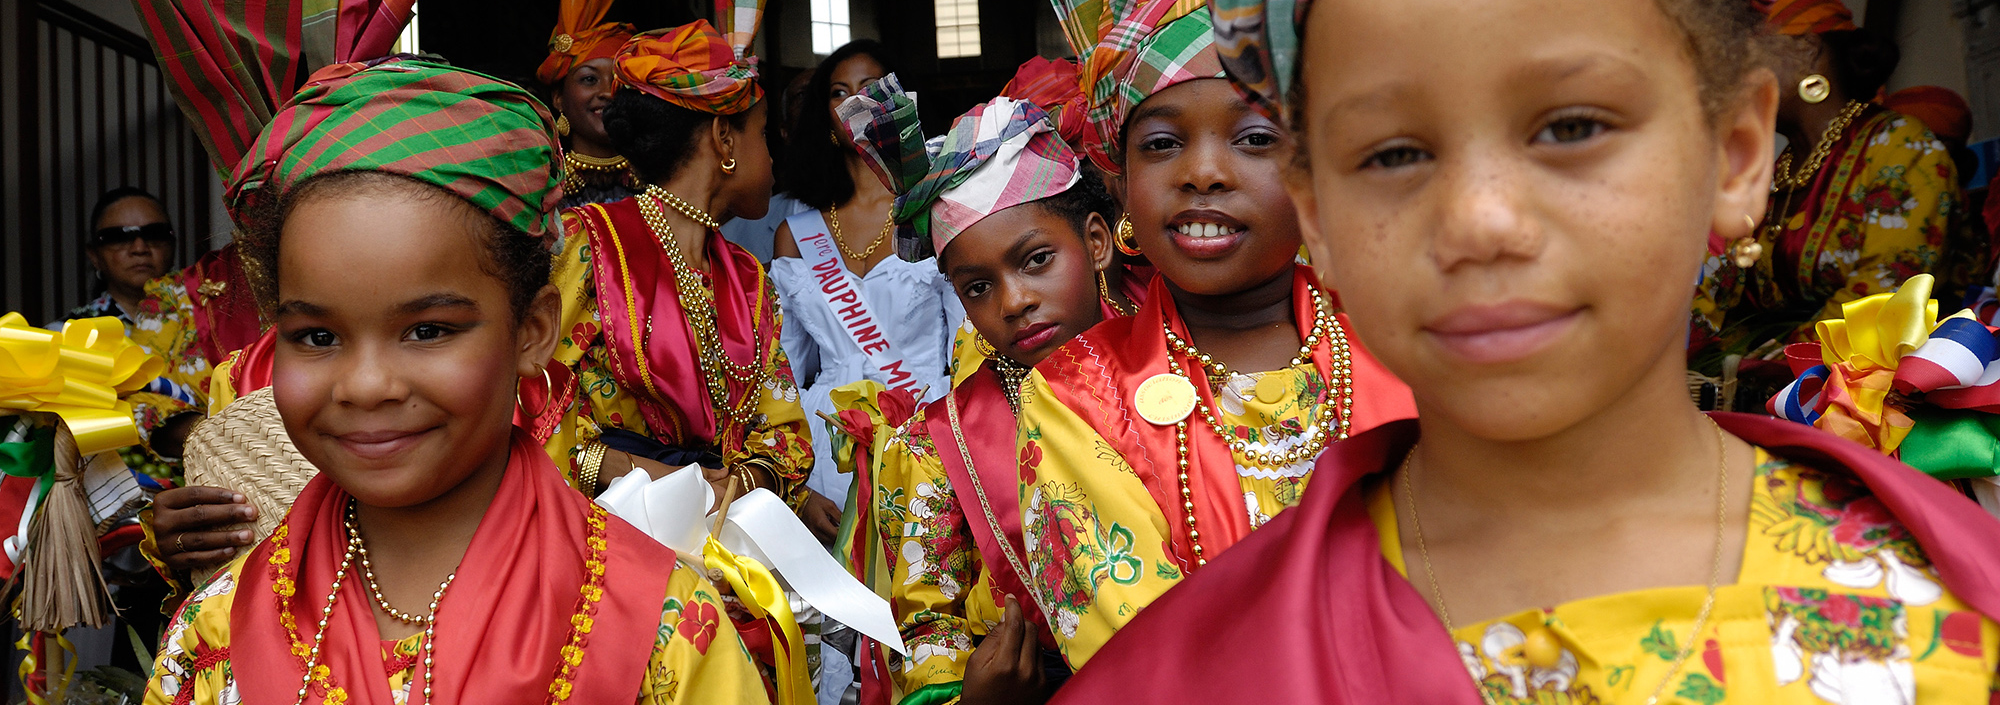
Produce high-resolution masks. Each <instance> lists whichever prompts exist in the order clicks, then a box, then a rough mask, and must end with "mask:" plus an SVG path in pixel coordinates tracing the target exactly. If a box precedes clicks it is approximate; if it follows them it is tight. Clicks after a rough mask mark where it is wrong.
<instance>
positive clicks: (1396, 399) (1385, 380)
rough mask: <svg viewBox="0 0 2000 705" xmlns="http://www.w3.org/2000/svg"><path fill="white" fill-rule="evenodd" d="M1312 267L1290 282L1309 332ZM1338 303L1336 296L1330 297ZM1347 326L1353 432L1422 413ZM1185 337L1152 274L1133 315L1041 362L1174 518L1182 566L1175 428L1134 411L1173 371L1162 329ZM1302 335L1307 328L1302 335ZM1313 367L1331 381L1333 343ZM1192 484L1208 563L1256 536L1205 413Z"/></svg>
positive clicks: (1188, 559) (1193, 370)
mask: <svg viewBox="0 0 2000 705" xmlns="http://www.w3.org/2000/svg"><path fill="white" fill-rule="evenodd" d="M1317 286H1318V285H1317V284H1314V283H1313V273H1312V269H1311V268H1309V267H1307V266H1305V265H1299V266H1298V267H1297V271H1296V272H1295V273H1294V274H1293V278H1292V307H1293V316H1294V317H1295V320H1297V321H1300V322H1301V323H1303V324H1305V325H1307V326H1309V325H1310V321H1312V320H1313V313H1314V312H1313V301H1312V296H1311V295H1310V293H1311V292H1312V291H1313V290H1314V289H1316V288H1317ZM1327 296H1329V297H1331V298H1332V299H1333V302H1332V303H1333V305H1334V307H1335V308H1336V309H1337V308H1338V307H1339V296H1338V295H1337V294H1334V293H1332V292H1327ZM1336 317H1337V319H1338V321H1339V323H1340V325H1341V327H1342V328H1346V329H1348V331H1349V332H1348V334H1347V344H1348V350H1349V351H1350V355H1351V358H1350V359H1351V369H1352V370H1353V372H1352V378H1353V382H1354V396H1353V400H1352V403H1353V405H1354V410H1353V413H1352V415H1351V416H1349V419H1348V422H1349V423H1350V424H1351V427H1352V430H1350V432H1349V433H1350V435H1353V434H1358V433H1360V432H1362V431H1366V430H1368V429H1371V428H1374V427H1376V426H1380V425H1382V424H1384V423H1388V422H1390V421H1394V420H1397V419H1406V418H1413V417H1415V416H1416V402H1415V400H1414V399H1412V398H1411V396H1410V390H1409V388H1408V387H1406V386H1404V385H1403V383H1402V381H1401V380H1398V379H1396V376H1395V375H1393V374H1390V373H1389V371H1388V369H1386V368H1384V367H1382V365H1381V363H1379V362H1377V361H1376V360H1375V357H1374V356H1373V355H1370V354H1369V353H1368V350H1367V349H1366V348H1364V347H1362V345H1361V341H1360V339H1359V338H1356V337H1355V336H1354V334H1353V332H1352V326H1350V325H1349V324H1348V323H1347V318H1346V316H1345V315H1344V314H1336ZM1169 325H1171V326H1173V330H1174V332H1175V333H1177V334H1179V335H1181V336H1182V337H1183V338H1186V337H1187V335H1188V333H1187V325H1186V324H1185V323H1183V322H1182V321H1181V317H1180V313H1179V311H1178V310H1176V309H1175V307H1174V299H1173V295H1172V294H1171V293H1168V291H1167V289H1166V280H1165V279H1164V278H1161V277H1155V278H1154V280H1153V282H1152V284H1151V288H1150V289H1149V290H1148V292H1147V294H1146V299H1145V303H1144V304H1143V305H1142V306H1141V307H1140V309H1139V312H1138V313H1136V314H1133V315H1132V316H1130V317H1128V318H1118V319H1113V320H1108V321H1105V322H1103V323H1100V324H1098V325H1097V326H1096V327H1094V328H1091V329H1090V330H1089V331H1087V332H1085V333H1084V334H1083V335H1080V336H1077V338H1076V339H1075V340H1071V341H1070V342H1069V343H1067V344H1065V345H1063V347H1062V348H1061V349H1059V350H1057V351H1056V352H1055V353H1054V354H1051V355H1050V356H1049V357H1048V359H1046V360H1043V361H1042V363H1041V364H1040V365H1038V366H1036V369H1037V370H1039V371H1040V372H1041V373H1042V375H1043V377H1044V378H1046V379H1047V380H1048V383H1049V387H1050V389H1052V390H1053V391H1054V392H1055V396H1056V398H1057V399H1058V400H1060V401H1061V402H1062V403H1063V404H1064V405H1065V406H1068V407H1069V409H1070V411H1072V412H1075V413H1076V415H1077V416H1079V417H1081V418H1082V419H1083V420H1084V422H1085V423H1087V424H1090V426H1091V428H1092V429H1094V430H1096V431H1097V434H1098V435H1099V436H1101V437H1103V438H1104V440H1105V442H1106V443H1109V444H1110V445H1111V447H1112V448H1114V449H1117V451H1118V453H1119V454H1120V455H1122V456H1124V458H1125V462H1126V463H1127V464H1129V465H1131V466H1132V469H1133V471H1134V472H1136V473H1137V474H1138V476H1139V479H1140V481H1142V482H1144V483H1145V485H1146V491H1147V492H1148V493H1149V494H1151V495H1152V496H1153V500H1154V502H1156V503H1157V504H1158V505H1159V507H1160V511H1161V513H1162V514H1164V515H1165V516H1166V517H1167V518H1168V519H1169V521H1168V522H1167V526H1168V530H1169V532H1170V536H1171V538H1172V541H1173V553H1174V555H1175V557H1176V558H1178V559H1179V560H1180V562H1181V565H1182V568H1183V570H1187V569H1190V568H1192V567H1193V566H1194V565H1195V560H1194V549H1193V545H1192V543H1191V542H1190V541H1189V540H1188V535H1187V525H1186V523H1185V522H1182V521H1181V520H1180V517H1181V516H1182V514H1183V512H1182V505H1181V497H1180V478H1179V470H1178V462H1179V459H1178V457H1177V454H1178V452H1177V447H1178V446H1177V444H1176V442H1175V439H1174V427H1173V426H1156V425H1154V424H1152V423H1150V422H1147V421H1146V420H1145V419H1144V418H1142V417H1140V416H1139V414H1138V411H1137V409H1136V408H1134V407H1133V406H1132V396H1133V394H1134V393H1135V392H1137V391H1138V388H1139V384H1140V383H1142V382H1144V381H1146V380H1147V379H1150V378H1152V377H1153V376H1154V375H1160V374H1169V373H1170V370H1169V368H1168V367H1167V355H1168V354H1169V353H1170V348H1168V347H1167V339H1166V334H1165V333H1164V331H1165V329H1166V326H1169ZM1300 332H1301V334H1303V333H1304V332H1305V330H1303V329H1302V330H1301V331H1300ZM1312 357H1313V364H1314V365H1315V366H1317V367H1318V368H1319V371H1320V374H1321V375H1322V376H1324V377H1325V378H1326V379H1332V376H1331V373H1330V367H1331V364H1332V360H1331V357H1332V341H1330V340H1321V341H1320V344H1319V347H1318V348H1317V349H1315V350H1314V351H1313V356H1312ZM1180 362H1181V367H1182V369H1184V370H1186V371H1187V374H1188V375H1189V379H1190V380H1192V381H1193V382H1194V386H1195V390H1196V393H1197V394H1200V395H1201V397H1202V400H1203V402H1204V403H1206V404H1208V406H1209V408H1211V409H1213V408H1216V406H1215V399H1214V398H1213V397H1212V395H1211V392H1210V391H1209V388H1208V381H1207V379H1208V378H1207V372H1206V371H1205V369H1204V368H1203V367H1202V366H1201V364H1200V363H1198V362H1196V361H1194V360H1193V359H1192V358H1185V357H1184V358H1182V359H1181V361H1180ZM1187 474H1188V487H1189V489H1190V490H1191V491H1192V492H1193V495H1194V504H1195V510H1194V511H1195V519H1196V522H1197V523H1198V524H1199V527H1200V531H1201V534H1202V540H1201V543H1202V549H1203V551H1204V554H1205V557H1207V558H1211V559H1212V558H1214V557H1215V556H1216V555H1218V554H1220V553H1221V552H1222V551H1223V549H1226V548H1229V547H1230V546H1231V545H1233V544H1235V543H1236V542H1237V541H1240V540H1242V539H1243V537H1245V536H1247V535H1249V534H1250V521H1249V517H1247V516H1245V515H1244V512H1243V489H1242V485H1241V484H1240V483H1239V482H1238V481H1237V477H1236V460H1235V458H1234V457H1233V456H1232V455H1231V454H1230V451H1229V446H1228V444H1226V443H1224V442H1223V441H1222V439H1221V438H1220V437H1218V436H1217V435H1216V433H1215V431H1213V430H1212V429H1210V428H1209V427H1208V424H1207V422H1205V421H1203V420H1201V418H1200V416H1199V414H1196V415H1195V416H1193V417H1192V419H1191V421H1190V423H1189V425H1188V472H1187Z"/></svg>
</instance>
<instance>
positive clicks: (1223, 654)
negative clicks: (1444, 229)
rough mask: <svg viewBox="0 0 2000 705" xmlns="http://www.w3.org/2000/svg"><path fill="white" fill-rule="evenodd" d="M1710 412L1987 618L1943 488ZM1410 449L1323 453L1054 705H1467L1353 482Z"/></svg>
mask: <svg viewBox="0 0 2000 705" xmlns="http://www.w3.org/2000/svg"><path fill="white" fill-rule="evenodd" d="M1710 416H1711V417H1713V418H1714V419H1715V421H1716V423H1718V424H1721V426H1722V428H1723V429H1724V430H1726V431H1728V432H1730V433H1731V434H1734V435H1735V436H1736V437H1738V438H1741V439H1743V440H1745V441H1748V442H1750V443H1752V444H1755V445H1757V446H1759V447H1762V448H1764V449H1765V450H1767V451H1770V452H1771V453H1772V454H1774V455H1777V456H1779V457H1783V458H1786V459H1788V460H1791V461H1792V462H1795V463H1801V464H1804V465H1809V466H1812V467H1815V468H1821V469H1830V470H1839V471H1841V472H1846V473H1851V474H1852V475H1854V476H1855V477H1856V478H1858V479H1860V480H1861V481H1862V483H1863V484H1866V485H1867V486H1868V489H1869V491H1870V492H1872V493H1874V495H1875V497H1876V498H1877V499H1879V500H1881V502H1882V505H1883V506H1884V507H1886V508H1887V509H1888V510H1889V512H1890V513H1891V514H1893V515H1894V516H1895V517H1896V521H1898V522H1901V523H1902V524H1903V526H1904V527H1905V528H1907V529H1909V531H1910V534H1911V535H1912V536H1914V537H1916V539H1917V543H1918V544H1919V545H1921V546H1923V548H1924V551H1925V552H1926V553H1927V554H1929V556H1930V558H1931V562H1932V565H1934V566H1935V567H1936V569H1937V574H1938V577H1939V578H1941V579H1942V580H1943V581H1944V584H1945V587H1946V588H1947V589H1949V590H1950V591H1951V593H1952V594H1953V595H1955V596H1957V597H1958V598H1959V599H1961V600H1964V601H1965V602H1966V603H1967V604H1970V605H1971V606H1972V607H1973V608H1974V609H1975V610H1978V611H1979V613H1980V614H1982V615H1985V616H1986V618H1987V619H2000V523H1996V522H1994V521H1993V518H1992V517H1990V516H1988V515H1987V514H1986V512H1985V511H1984V510H1981V509H1980V508H1979V506H1978V505H1976V504H1973V503H1972V502H1971V501H1970V500H1968V499H1966V498H1965V497H1964V496H1963V495H1960V494H1958V493H1957V491H1955V490H1953V489H1952V488H1951V486H1950V485H1948V484H1945V483H1942V482H1938V481H1936V480H1933V479H1931V478H1930V477H1928V476H1926V475H1924V474H1922V473H1920V472H1918V471H1916V470H1914V469H1911V468H1910V467H1909V466H1907V465H1904V464H1902V463H1900V462H1897V461H1896V460H1894V459H1891V458H1887V457H1884V456H1883V455H1882V454H1880V453H1877V452H1875V451H1874V450H1872V449H1869V448H1865V447H1862V446H1861V445H1859V444H1856V443H1854V442H1852V441H1848V440H1846V439H1843V438H1840V437H1838V436H1834V435H1833V434H1830V433H1826V432H1823V431H1820V430H1818V429H1815V428H1812V427H1810V426H1805V425H1802V424H1796V423H1792V422H1789V421H1780V420H1778V419H1773V418H1769V417H1765V416H1755V415H1750V414H1729V413H1715V414H1711V415H1710ZM1416 442H1417V425H1416V424H1415V423H1396V424H1390V425H1388V426H1384V427H1382V428H1379V429H1377V430H1375V431H1373V432H1370V433H1366V434H1363V435H1361V436H1359V437H1355V438H1350V439H1349V440H1347V441H1344V442H1341V443H1337V444H1335V445H1334V447H1333V448H1332V449H1329V450H1328V451H1327V452H1326V453H1322V454H1321V455H1320V458H1319V464H1318V469H1317V470H1316V471H1315V472H1314V478H1313V481H1312V483H1311V484H1310V485H1309V486H1307V488H1306V494H1305V498H1304V500H1303V501H1302V502H1300V504H1299V506H1297V507H1295V508H1293V509H1291V510H1288V511H1286V512H1284V513H1283V514H1280V515H1278V516H1277V517H1276V518H1274V519H1272V520H1271V523H1269V524H1267V525H1265V526H1264V528H1262V529H1259V530H1258V531H1257V533H1256V534H1254V535H1252V536H1251V537H1250V538H1248V539H1246V540H1244V541H1243V543H1242V544H1240V545H1238V546H1237V547H1236V548H1235V549H1234V550H1233V551H1231V552H1230V553H1229V554H1228V555H1224V556H1222V557H1221V558H1219V559H1217V560H1214V561H1211V562H1210V563H1209V565H1208V568H1207V569H1206V570H1203V571H1200V572H1197V573H1195V574H1194V575H1191V576H1189V577H1188V579H1187V580H1186V581H1183V582H1182V583H1181V584H1180V585H1178V586H1176V587H1175V588H1174V589H1173V590H1170V591H1168V592H1167V594H1166V595H1164V596H1161V597H1160V599H1158V600H1156V601H1154V602H1153V604H1152V605H1151V606H1149V607H1147V608H1146V609H1145V610H1143V611H1141V612H1140V613H1139V616H1138V617H1136V618H1134V619H1133V620H1132V622H1131V623H1130V624H1127V625H1126V626H1125V628H1124V629H1121V630H1119V632H1118V634H1117V635H1115V636H1113V637H1112V638H1111V641H1110V642H1108V643H1106V644H1105V646H1104V648H1103V649H1102V650H1100V651H1098V652H1097V655H1096V656H1095V657H1093V658H1091V660H1090V663H1088V664H1085V665H1084V667H1083V670H1081V671H1079V672H1077V674H1076V676H1075V677H1074V678H1072V679H1070V681H1069V682H1068V683H1067V684H1065V685H1064V686H1063V689H1062V691H1061V692H1060V693H1059V694H1058V695H1057V696H1056V699H1055V700H1054V701H1053V702H1055V703H1101V702H1144V703H1202V704H1204V705H1206V704H1207V703H1215V702H1298V703H1308V702H1309V703H1328V704H1331V705H1340V704H1345V703H1368V704H1370V705H1374V704H1377V703H1388V704H1396V705H1404V704H1407V705H1419V704H1424V705H1428V704H1430V703H1441V704H1446V705H1478V703H1479V702H1480V700H1479V691H1478V689H1477V686H1475V685H1474V684H1473V683H1472V677H1471V676H1470V675H1469V674H1467V673H1466V671H1465V666H1464V663H1463V662H1462V661H1460V660H1459V655H1458V651H1457V649H1456V648H1455V647H1453V645H1452V642H1451V639H1450V638H1449V637H1448V635H1447V634H1446V633H1445V629H1444V624H1443V623H1441V622H1439V621H1438V618H1437V615H1436V614H1435V613H1433V612H1432V611H1431V609H1430V606H1429V604H1428V603H1426V602H1424V598H1423V597H1422V596H1421V595H1419V594H1418V592H1417V588H1416V587H1415V586H1413V585H1411V584H1410V581H1408V580H1406V579H1405V578H1404V577H1403V575H1402V574H1401V573H1398V572H1396V569H1395V568H1394V567H1393V566H1391V565H1390V564H1389V561H1388V560H1387V559H1385V558H1384V557H1383V556H1382V547H1381V539H1380V536H1379V534H1377V533H1376V530H1375V522H1374V521H1373V519H1371V518H1370V517H1369V514H1368V502H1367V497H1366V496H1365V495H1366V494H1367V493H1366V491H1365V488H1366V487H1367V483H1366V482H1365V481H1366V480H1367V479H1368V478H1369V477H1371V476H1375V475H1377V474H1378V473H1386V472H1390V471H1393V470H1395V468H1396V466H1397V465H1399V464H1401V462H1402V460H1403V456H1404V455H1406V454H1407V453H1408V452H1409V449H1410V447H1411V446H1413V445H1415V444H1416ZM1190 624H1200V625H1202V629H1201V631H1200V633H1199V636H1195V635H1193V634H1191V633H1190V632H1189V630H1188V625H1190ZM1220 673H1256V674H1257V677H1256V678H1217V677H1215V675H1216V674H1220Z"/></svg>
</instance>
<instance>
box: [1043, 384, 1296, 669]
mask: <svg viewBox="0 0 2000 705" xmlns="http://www.w3.org/2000/svg"><path fill="white" fill-rule="evenodd" d="M1267 375H1269V376H1276V377H1278V381H1279V382H1280V383H1282V384H1283V385H1284V386H1283V388H1285V389H1289V390H1291V393H1290V394H1287V395H1284V396H1283V397H1282V398H1280V399H1279V400H1278V401H1276V402H1275V403H1267V402H1263V401H1260V400H1258V399H1257V395H1256V391H1255V390H1256V388H1257V386H1258V383H1259V382H1260V381H1262V379H1263V378H1264V377H1265V376H1267ZM1216 386H1217V389H1215V390H1214V391H1215V399H1216V403H1217V405H1218V406H1220V407H1221V408H1219V409H1216V412H1217V413H1218V414H1219V415H1220V417H1221V419H1222V422H1223V425H1224V426H1225V427H1226V428H1224V429H1223V431H1225V432H1227V433H1230V434H1232V435H1234V436H1235V437H1237V438H1242V439H1247V440H1248V441H1249V442H1250V443H1251V444H1252V445H1253V447H1255V448H1257V449H1259V450H1262V451H1266V452H1284V451H1287V450H1290V449H1292V448H1294V447H1296V446H1298V445H1300V444H1302V443H1303V442H1304V441H1305V438H1306V432H1307V430H1309V429H1311V428H1312V427H1313V425H1314V424H1316V423H1319V421H1320V418H1321V414H1326V413H1333V409H1332V407H1330V406H1325V405H1321V404H1319V403H1317V401H1318V399H1320V398H1321V393H1322V392H1323V391H1324V389H1325V382H1324V381H1323V380H1322V379H1321V377H1320V375H1319V372H1318V371H1317V370H1315V369H1314V368H1313V367H1312V365H1311V364H1304V365H1297V366H1293V367H1289V368H1285V369H1281V370H1274V371H1271V372H1264V373H1259V374H1254V375H1245V374H1238V373H1232V374H1231V375H1230V377H1229V379H1227V380H1223V381H1222V382H1221V383H1219V384H1217V385H1216ZM1197 413H1199V412H1197ZM1209 432H1211V431H1209V430H1207V426H1206V425H1205V424H1200V423H1196V424H1192V425H1191V427H1190V429H1189V433H1209ZM1017 448H1018V453H1017V456H1018V459H1019V462H1020V466H1021V467H1020V472H1021V478H1022V482H1023V486H1022V488H1021V492H1022V501H1021V505H1022V511H1023V513H1024V515H1025V516H1024V518H1023V519H1022V530H1023V532H1024V534H1025V536H1024V538H1025V539H1026V542H1027V545H1028V546H1027V548H1028V554H1027V555H1026V556H1024V557H1023V560H1024V561H1025V562H1026V563H1027V569H1028V572H1029V573H1031V574H1032V575H1031V576H1029V577H1028V579H1027V583H1028V587H1029V589H1030V590H1033V591H1034V593H1035V598H1036V600H1037V601H1039V602H1040V603H1041V606H1042V611H1043V613H1044V614H1045V615H1047V617H1048V618H1049V621H1050V628H1051V629H1052V630H1053V631H1054V633H1055V638H1056V643H1057V645H1058V646H1059V647H1060V648H1061V650H1062V653H1063V656H1064V658H1065V659H1067V660H1068V662H1069V665H1070V667H1071V668H1082V667H1083V665H1084V663H1086V662H1088V661H1089V660H1090V657H1091V656H1092V655H1093V654H1096V653H1097V650H1098V649H1099V648H1101V647H1102V646H1104V642H1105V641H1106V640H1108V639H1110V638H1111V635H1112V634H1113V633H1116V632H1117V631H1118V629H1119V628H1120V627H1123V626H1125V623H1126V622H1129V621H1131V620H1132V617H1133V616H1134V615H1137V614H1138V613H1139V610H1141V609H1144V608H1145V607H1146V605H1149V604H1152V602H1153V600H1154V599H1156V598H1158V597H1159V596H1160V595H1161V594H1162V593H1164V592H1166V591H1167V589H1168V588H1171V587H1173V586H1174V585H1175V584H1176V583H1179V582H1180V580H1181V578H1182V577H1183V576H1182V574H1181V569H1180V567H1179V565H1178V564H1177V563H1176V562H1175V561H1174V560H1173V559H1172V558H1171V557H1170V556H1169V554H1168V552H1167V546H1168V541H1169V536H1170V535H1169V533H1168V526H1169V524H1168V523H1167V522H1170V521H1181V520H1182V518H1181V516H1180V515H1178V514H1176V515H1174V516H1166V515H1163V514H1162V513H1161V511H1160V508H1159V505H1158V504H1157V503H1156V502H1154V500H1153V496H1152V495H1151V494H1149V493H1148V492H1147V491H1146V487H1145V485H1144V484H1143V483H1142V482H1141V481H1140V480H1139V476H1138V474H1137V473H1135V472H1134V471H1133V470H1132V467H1131V466H1130V465H1128V464H1127V462H1126V460H1125V458H1124V457H1122V456H1121V455H1120V454H1119V453H1118V451H1117V450H1115V449H1113V448H1112V446H1111V445H1110V444H1109V443H1107V442H1106V441H1105V440H1104V438H1103V437H1101V436H1099V435H1098V434H1097V431H1096V430H1094V429H1092V428H1091V426H1090V425H1089V424H1088V423H1086V422H1085V421H1084V420H1083V419H1082V418H1081V417H1079V416H1077V414H1076V412H1074V411H1071V410H1070V408H1069V407H1067V406H1065V405H1063V403H1062V401H1061V400H1060V399H1058V398H1057V397H1056V396H1054V393H1053V392H1052V391H1051V390H1050V389H1049V383H1048V381H1047V380H1046V379H1045V378H1043V376H1042V373H1041V372H1040V371H1036V372H1035V373H1034V374H1032V375H1030V376H1029V378H1028V381H1027V382H1025V383H1023V384H1022V385H1021V418H1020V432H1019V437H1018V443H1017ZM1162 452H1173V451H1172V449H1170V448H1169V449H1165V450H1163V451H1162ZM1168 462H1171V459H1169V460H1168ZM1236 471H1237V482H1238V483H1239V484H1240V485H1241V486H1242V489H1243V498H1244V507H1243V510H1244V512H1245V513H1246V514H1247V516H1248V518H1249V520H1250V526H1251V528H1256V527H1259V526H1262V525H1263V524H1264V523H1265V522H1268V521H1270V519H1271V517H1273V516H1276V515H1277V514H1278V513H1279V512H1281V511H1284V510H1286V509H1289V508H1291V507H1293V506H1296V505H1297V504H1298V503H1299V497H1300V495H1301V494H1302V493H1303V492H1304V491H1305V485H1306V481H1307V478H1308V476H1310V474H1311V473H1312V461H1311V460H1307V461H1304V462H1300V463H1297V464H1295V465H1292V466H1290V467H1286V468H1282V469H1276V470H1272V469H1268V468H1263V467H1258V466H1250V465H1245V464H1244V463H1243V459H1242V458H1241V457H1240V456H1239V457H1237V467H1236ZM1211 557H1212V556H1211Z"/></svg>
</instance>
